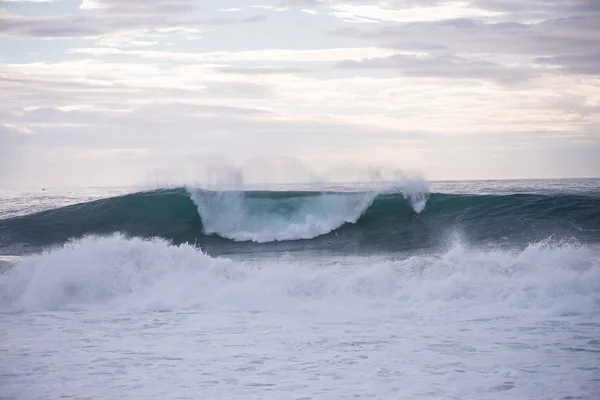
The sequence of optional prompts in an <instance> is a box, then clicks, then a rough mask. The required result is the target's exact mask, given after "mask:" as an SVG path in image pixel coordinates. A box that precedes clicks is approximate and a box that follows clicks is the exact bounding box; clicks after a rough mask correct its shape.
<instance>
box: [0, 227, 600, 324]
mask: <svg viewBox="0 0 600 400" xmlns="http://www.w3.org/2000/svg"><path fill="white" fill-rule="evenodd" d="M362 260H363V261H361V258H355V259H354V260H353V263H351V264H348V265H344V264H343V263H342V264H339V263H336V264H334V265H331V266H323V265H318V266H314V267H311V266H310V265H308V264H307V262H306V260H303V261H302V262H301V263H299V264H296V263H295V262H294V260H293V259H292V260H287V261H285V260H272V261H270V262H260V263H251V262H239V261H235V260H232V259H228V258H213V257H210V256H208V255H206V254H205V253H202V252H199V251H197V249H196V248H195V247H193V246H190V245H181V246H173V245H170V244H169V243H168V242H166V241H164V240H162V239H153V240H142V239H139V238H133V239H127V238H125V237H122V236H120V235H113V236H110V237H87V238H84V239H81V240H76V241H70V242H69V243H67V244H65V245H63V246H61V247H60V248H55V249H50V250H46V251H44V252H42V253H40V254H35V255H30V256H26V257H23V258H22V259H21V260H20V261H17V263H16V265H15V266H14V268H11V269H10V270H9V271H8V272H7V273H5V274H0V310H2V311H25V312H27V311H40V310H73V309H80V310H96V309H109V310H115V309H116V310H122V309H125V310H180V309H203V310H214V309H228V310H231V309H234V310H245V311H277V312H279V311H292V310H294V309H299V310H300V309H307V308H311V307H314V309H315V310H318V311H319V312H333V313H335V312H336V310H340V311H341V310H345V312H350V311H352V310H359V312H361V311H360V310H362V311H364V309H365V307H367V308H368V307H370V311H369V313H377V312H389V310H394V312H405V313H408V314H416V315H419V316H420V317H422V316H423V315H427V314H428V313H430V314H432V315H438V314H439V313H440V312H442V313H456V314H457V316H458V317H459V318H464V313H465V310H466V309H469V316H471V317H473V316H474V315H475V316H476V315H477V314H481V315H482V316H484V317H486V318H493V317H494V316H496V315H507V313H522V312H530V311H533V312H534V313H535V315H536V316H539V315H543V314H548V315H574V314H578V315H598V310H599V308H598V306H599V305H600V260H599V259H598V258H597V256H595V255H594V253H593V252H592V251H591V250H589V249H588V248H587V247H585V246H582V245H573V244H568V243H556V242H550V241H545V242H540V243H536V244H531V245H529V246H527V247H526V248H525V249H523V250H519V251H484V250H480V249H476V248H469V247H466V246H464V245H461V244H460V243H457V244H455V245H454V246H452V247H451V248H450V249H449V250H447V251H446V252H442V253H439V254H432V255H420V256H411V257H407V258H403V259H395V260H379V261H377V260H374V259H373V258H372V257H364V258H362ZM357 266H360V267H357Z"/></svg>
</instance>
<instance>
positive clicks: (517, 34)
mask: <svg viewBox="0 0 600 400" xmlns="http://www.w3.org/2000/svg"><path fill="white" fill-rule="evenodd" d="M599 38H600V2H598V1H596V0H543V1H542V0H529V1H521V0H478V1H462V2H447V1H436V0H397V1H394V0H391V1H390V0H388V1H375V0H374V1H360V0H346V1H334V0H273V1H264V2H256V3H252V2H247V1H231V0H219V1H195V0H128V1H122V0H83V1H81V0H54V1H43V0H36V1H33V0H30V1H22V0H11V1H6V0H0V50H1V51H0V98H1V101H0V187H9V188H10V187H17V186H55V185H60V186H73V185H85V186H100V185H129V184H144V183H148V181H149V180H160V181H163V182H166V183H168V182H181V181H189V180H198V179H199V180H202V179H205V178H206V176H207V175H206V171H207V169H206V166H207V165H213V164H216V165H223V164H236V165H241V166H245V167H244V173H245V177H244V178H245V179H246V180H256V181H261V180H280V181H281V180H307V179H309V180H310V179H318V178H317V175H318V176H320V177H321V178H323V177H326V178H328V179H332V180H333V179H355V178H359V179H360V178H364V176H359V175H358V174H357V173H355V172H353V171H357V170H359V171H363V170H364V171H368V168H379V167H384V168H387V169H390V170H396V169H398V170H402V171H404V172H407V173H411V174H418V175H421V176H423V177H425V178H427V179H432V180H434V179H495V178H550V177H597V176H600V45H599V44H598V43H599ZM371 170H372V169H371ZM367 177H368V173H367Z"/></svg>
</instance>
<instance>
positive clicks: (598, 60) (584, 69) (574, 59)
mask: <svg viewBox="0 0 600 400" xmlns="http://www.w3.org/2000/svg"><path fill="white" fill-rule="evenodd" d="M535 62H536V63H537V64H541V65H549V66H553V67H559V68H561V69H560V71H559V72H569V73H572V74H582V75H597V76H600V52H596V53H591V54H569V55H561V56H555V57H539V58H536V59H535Z"/></svg>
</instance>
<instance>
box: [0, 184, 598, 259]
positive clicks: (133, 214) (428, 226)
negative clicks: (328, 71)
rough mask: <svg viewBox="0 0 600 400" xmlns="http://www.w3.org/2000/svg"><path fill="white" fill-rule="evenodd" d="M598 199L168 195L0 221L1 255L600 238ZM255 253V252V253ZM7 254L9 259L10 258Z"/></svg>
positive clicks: (404, 191) (406, 193)
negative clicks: (83, 249) (103, 243)
mask: <svg viewBox="0 0 600 400" xmlns="http://www.w3.org/2000/svg"><path fill="white" fill-rule="evenodd" d="M599 226H600V196H598V195H596V194H593V195H581V194H578V195H566V194H561V195H540V194H513V195H491V194H489V195H470V194H461V195H458V194H440V193H428V192H427V191H426V190H423V188H420V187H410V186H404V187H401V188H397V187H396V188H386V190H380V191H370V192H369V191H367V192H308V191H305V192H298V191H295V192H289V191H287V192H286V191H281V192H273V191H245V192H242V191H237V192H235V191H229V192H217V191H208V190H200V189H194V188H180V189H168V190H167V189H165V190H156V191H151V192H141V193H133V194H128V195H124V196H118V197H112V198H108V199H102V200H96V201H92V202H88V203H82V204H75V205H71V206H67V207H62V208H58V209H53V210H46V211H42V212H37V213H34V214H29V215H22V216H17V217H11V218H5V219H2V220H0V254H1V252H2V251H3V250H2V249H5V250H4V254H9V255H10V254H13V253H11V252H10V251H9V250H6V249H11V248H32V249H39V248H40V247H42V248H43V247H45V246H48V245H60V244H62V243H65V242H66V241H68V240H70V239H75V238H81V237H85V236H86V235H111V234H114V233H121V234H123V235H125V236H127V237H141V238H155V237H159V238H163V239H166V240H168V241H169V242H170V243H172V244H182V243H188V244H193V245H198V246H201V247H202V248H203V249H205V250H206V251H208V252H209V253H223V252H225V253H226V252H230V251H240V250H244V249H245V250H250V249H252V248H262V249H264V248H265V246H267V247H269V246H270V247H271V248H273V249H277V250H283V251H287V250H294V249H295V248H296V247H298V246H300V247H301V248H302V249H323V248H328V249H332V250H335V249H340V250H343V251H351V250H352V249H356V250H359V251H361V252H362V251H378V250H385V251H390V250H392V251H394V250H407V249H417V248H419V249H420V248H428V247H432V246H437V245H440V244H441V243H442V242H443V241H444V240H445V239H446V237H447V236H448V234H450V233H457V232H458V233H460V234H461V235H463V236H464V237H465V238H466V240H468V242H470V243H478V242H486V241H491V242H494V243H507V244H515V243H517V244H521V245H522V246H524V245H527V244H529V243H531V242H536V241H539V240H542V239H545V238H547V237H549V236H554V237H556V238H558V239H560V238H571V237H575V238H577V239H578V240H580V241H582V242H585V243H587V242H592V243H597V242H599V241H600V229H598V227H599ZM261 246H262V247H261ZM7 251H8V252H7Z"/></svg>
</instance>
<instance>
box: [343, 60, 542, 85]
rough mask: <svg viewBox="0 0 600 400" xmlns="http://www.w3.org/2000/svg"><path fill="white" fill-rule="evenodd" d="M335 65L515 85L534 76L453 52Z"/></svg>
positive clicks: (526, 70)
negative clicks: (488, 80) (449, 53)
mask: <svg viewBox="0 0 600 400" xmlns="http://www.w3.org/2000/svg"><path fill="white" fill-rule="evenodd" d="M337 66H338V68H347V69H393V70H395V71H398V72H399V73H401V74H404V75H407V76H417V77H441V78H451V79H490V80H494V81H498V82H500V83H503V84H516V83H518V82H521V81H522V80H525V79H529V78H532V77H533V76H534V75H533V74H532V71H531V70H530V69H524V68H511V67H506V66H502V65H499V64H496V63H492V62H489V61H479V60H469V59H466V58H462V57H458V56H455V55H427V56H416V55H393V56H390V57H384V58H372V59H366V60H362V61H341V62H339V63H337Z"/></svg>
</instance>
